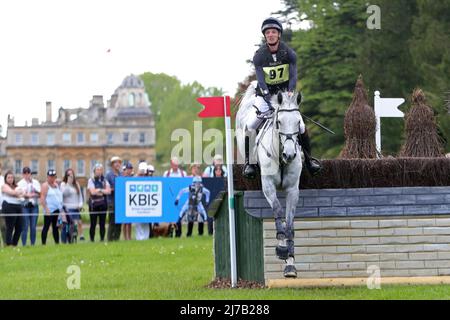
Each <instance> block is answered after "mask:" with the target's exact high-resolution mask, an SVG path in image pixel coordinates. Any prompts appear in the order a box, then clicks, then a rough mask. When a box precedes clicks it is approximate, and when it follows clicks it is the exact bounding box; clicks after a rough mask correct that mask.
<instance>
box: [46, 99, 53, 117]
mask: <svg viewBox="0 0 450 320" xmlns="http://www.w3.org/2000/svg"><path fill="white" fill-rule="evenodd" d="M45 121H46V122H52V103H51V102H50V101H47V102H46V117H45Z"/></svg>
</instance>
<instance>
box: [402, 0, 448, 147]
mask: <svg viewBox="0 0 450 320" xmlns="http://www.w3.org/2000/svg"><path fill="white" fill-rule="evenodd" d="M416 2H417V7H418V14H417V15H416V16H415V17H414V19H413V25H412V33H413V36H412V39H411V40H410V51H411V54H412V58H413V61H414V67H415V68H416V69H417V71H418V72H419V75H420V77H421V80H420V87H421V88H423V90H424V92H425V94H426V96H427V98H428V100H429V101H430V104H431V105H432V106H433V109H434V112H435V113H436V114H437V116H438V123H439V125H440V129H441V135H442V136H444V137H445V138H448V137H450V119H449V117H448V109H447V108H446V105H445V100H446V93H447V92H449V91H450V76H449V75H450V33H449V30H450V0H441V1H433V0H416ZM446 149H447V150H449V149H450V145H449V144H448V142H447V146H446Z"/></svg>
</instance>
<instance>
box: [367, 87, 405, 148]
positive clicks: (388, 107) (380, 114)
mask: <svg viewBox="0 0 450 320" xmlns="http://www.w3.org/2000/svg"><path fill="white" fill-rule="evenodd" d="M403 103H405V99H403V98H381V97H380V91H375V103H374V105H375V117H376V118H377V132H376V134H375V141H376V144H377V150H378V152H380V153H381V118H403V117H404V114H403V112H401V111H400V110H398V107H399V106H401V105H402V104H403Z"/></svg>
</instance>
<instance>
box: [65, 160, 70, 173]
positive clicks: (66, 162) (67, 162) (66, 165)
mask: <svg viewBox="0 0 450 320" xmlns="http://www.w3.org/2000/svg"><path fill="white" fill-rule="evenodd" d="M71 166H72V163H71V161H70V160H64V161H63V171H64V173H65V172H66V170H67V169H70V167H71Z"/></svg>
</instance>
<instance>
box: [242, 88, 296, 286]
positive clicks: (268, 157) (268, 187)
mask: <svg viewBox="0 0 450 320" xmlns="http://www.w3.org/2000/svg"><path fill="white" fill-rule="evenodd" d="M297 96H298V93H296V94H294V95H293V96H289V95H288V93H286V92H280V93H278V95H275V96H274V97H273V98H272V101H271V102H272V106H273V107H274V108H275V111H274V113H273V117H272V118H271V119H268V120H266V122H265V123H264V125H263V126H262V127H261V128H260V130H259V133H258V135H257V136H256V139H255V144H254V145H253V146H251V154H252V155H253V157H254V158H253V160H252V161H256V162H257V163H258V164H259V166H260V171H261V184H262V189H263V190H262V191H263V193H264V196H265V197H266V199H267V202H268V203H269V205H270V207H271V208H272V210H273V213H274V218H275V225H276V230H277V240H278V245H277V247H276V250H275V251H276V255H277V256H278V258H279V259H281V260H285V261H286V266H285V268H284V276H285V277H296V276H297V270H296V268H295V263H294V262H295V261H294V215H295V208H296V206H297V202H298V197H299V181H300V174H301V171H302V158H301V155H300V151H301V146H300V145H299V143H298V134H299V128H301V125H303V126H304V123H303V119H302V116H301V113H300V110H299V107H298V103H299V102H298V101H297ZM254 98H255V84H254V83H252V84H251V85H250V86H249V88H248V89H247V92H246V94H245V95H244V97H243V99H242V101H241V103H240V107H239V111H238V112H237V114H236V138H237V145H238V152H239V156H240V157H241V159H242V157H243V155H244V152H245V150H244V139H245V134H246V130H245V129H246V128H245V124H246V120H247V119H248V115H249V112H254V110H252V108H253V107H252V105H253V101H254ZM254 163H255V162H254ZM277 190H282V191H284V192H285V193H286V211H285V214H283V208H282V206H281V204H280V201H279V200H278V198H277ZM283 220H284V221H283Z"/></svg>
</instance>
